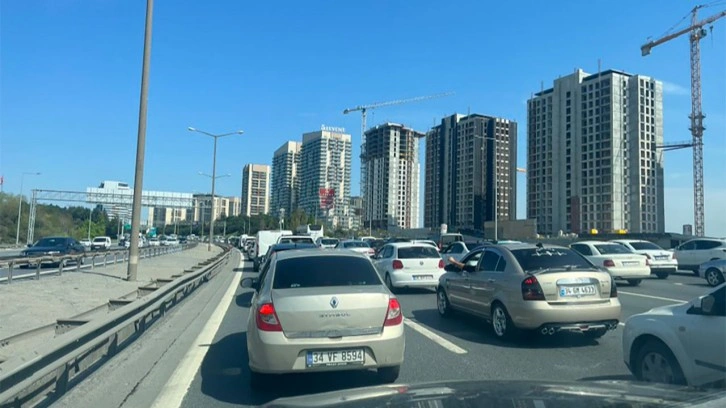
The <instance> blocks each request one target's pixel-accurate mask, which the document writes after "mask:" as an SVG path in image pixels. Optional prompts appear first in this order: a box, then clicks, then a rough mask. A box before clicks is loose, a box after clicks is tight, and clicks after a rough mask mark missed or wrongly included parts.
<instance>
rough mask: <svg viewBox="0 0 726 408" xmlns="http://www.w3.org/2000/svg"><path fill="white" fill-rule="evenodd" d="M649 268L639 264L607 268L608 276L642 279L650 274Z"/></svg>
mask: <svg viewBox="0 0 726 408" xmlns="http://www.w3.org/2000/svg"><path fill="white" fill-rule="evenodd" d="M650 271H651V268H650V267H649V266H639V267H632V268H608V272H609V273H610V276H612V277H613V278H615V279H643V278H647V277H649V276H650Z"/></svg>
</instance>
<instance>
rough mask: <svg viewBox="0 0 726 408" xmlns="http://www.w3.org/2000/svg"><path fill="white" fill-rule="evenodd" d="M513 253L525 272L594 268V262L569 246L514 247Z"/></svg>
mask: <svg viewBox="0 0 726 408" xmlns="http://www.w3.org/2000/svg"><path fill="white" fill-rule="evenodd" d="M512 255H514V257H515V258H516V259H517V262H519V265H520V266H521V267H522V269H523V270H524V271H525V272H526V271H535V270H537V269H550V268H567V269H580V268H585V269H592V268H593V266H592V264H590V263H589V262H588V261H587V260H586V259H585V258H583V257H582V255H580V254H579V253H577V252H575V251H573V250H571V249H567V248H542V249H540V248H526V249H514V250H512Z"/></svg>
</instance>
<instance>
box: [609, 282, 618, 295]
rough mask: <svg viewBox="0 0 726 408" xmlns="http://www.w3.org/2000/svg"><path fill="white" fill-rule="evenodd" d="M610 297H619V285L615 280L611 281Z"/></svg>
mask: <svg viewBox="0 0 726 408" xmlns="http://www.w3.org/2000/svg"><path fill="white" fill-rule="evenodd" d="M610 297H611V298H616V297H618V286H617V285H616V284H615V281H614V280H611V281H610Z"/></svg>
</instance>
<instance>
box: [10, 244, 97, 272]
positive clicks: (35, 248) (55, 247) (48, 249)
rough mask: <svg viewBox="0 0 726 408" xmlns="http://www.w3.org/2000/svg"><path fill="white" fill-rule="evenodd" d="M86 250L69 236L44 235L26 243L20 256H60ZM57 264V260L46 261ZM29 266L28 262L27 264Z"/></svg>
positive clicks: (77, 253) (76, 253) (81, 252)
mask: <svg viewBox="0 0 726 408" xmlns="http://www.w3.org/2000/svg"><path fill="white" fill-rule="evenodd" d="M85 252H86V250H85V248H84V247H83V245H81V244H80V243H79V242H78V241H76V240H75V239H73V238H70V237H46V238H41V239H40V240H39V241H38V242H36V243H35V244H34V245H30V244H28V248H26V249H24V250H23V251H22V252H21V253H20V256H22V257H25V258H37V257H41V256H52V257H60V256H64V255H79V254H83V253H85ZM43 263H52V264H54V265H56V266H57V265H58V262H47V261H43ZM28 265H29V266H30V264H28Z"/></svg>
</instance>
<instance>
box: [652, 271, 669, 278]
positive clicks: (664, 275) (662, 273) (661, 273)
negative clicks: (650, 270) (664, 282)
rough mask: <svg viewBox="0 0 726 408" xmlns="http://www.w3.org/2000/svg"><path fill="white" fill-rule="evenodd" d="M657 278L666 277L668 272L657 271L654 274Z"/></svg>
mask: <svg viewBox="0 0 726 408" xmlns="http://www.w3.org/2000/svg"><path fill="white" fill-rule="evenodd" d="M655 276H657V277H658V279H668V272H658V273H656V274H655Z"/></svg>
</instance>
